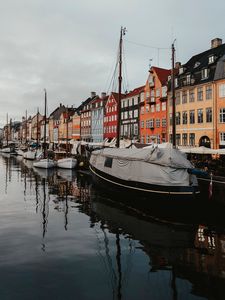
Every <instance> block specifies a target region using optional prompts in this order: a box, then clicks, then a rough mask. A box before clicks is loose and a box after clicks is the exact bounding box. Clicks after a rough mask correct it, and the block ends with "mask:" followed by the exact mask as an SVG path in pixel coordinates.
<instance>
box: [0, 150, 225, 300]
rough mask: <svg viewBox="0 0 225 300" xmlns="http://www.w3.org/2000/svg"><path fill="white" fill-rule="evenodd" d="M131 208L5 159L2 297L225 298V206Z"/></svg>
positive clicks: (1, 169)
mask: <svg viewBox="0 0 225 300" xmlns="http://www.w3.org/2000/svg"><path fill="white" fill-rule="evenodd" d="M122 200H123V199H119V198H118V195H117V196H115V195H108V194H104V193H103V192H102V191H101V190H99V189H97V188H96V187H95V186H94V185H93V183H92V180H91V177H90V176H88V174H85V173H80V172H74V171H73V172H72V171H70V170H50V171H46V170H38V169H35V168H33V166H32V162H29V161H23V160H22V159H21V158H20V157H13V156H11V157H10V156H7V155H3V154H2V155H0V299H1V300H4V299H13V300H14V299H16V300H18V299H23V300H26V299H29V300H30V299H32V300H33V299H42V300H44V299H54V300H55V299H60V300H61V299H62V300H64V299H65V300H67V299H68V300H69V299H78V300H79V299H82V300H86V299H90V300H94V299H96V300H101V299H104V300H105V299H107V300H108V299H128V300H132V299H135V300H136V299H153V300H157V299H160V300H161V299H162V300H169V299H182V300H183V299H210V300H211V299H221V300H222V299H225V221H224V219H225V218H224V211H222V210H221V208H220V209H218V211H217V210H216V208H215V209H214V208H213V207H211V208H210V209H209V208H207V207H204V205H203V206H202V205H201V207H196V209H195V208H193V207H192V209H191V211H189V212H187V211H188V210H186V209H185V212H184V211H183V212H182V211H178V210H177V209H176V208H171V210H170V211H168V210H167V209H164V208H163V207H150V208H149V209H148V210H147V209H141V208H138V207H136V206H135V207H134V206H133V205H130V204H129V201H126V205H125V204H124V202H123V201H122Z"/></svg>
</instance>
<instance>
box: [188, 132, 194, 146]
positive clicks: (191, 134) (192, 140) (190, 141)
mask: <svg viewBox="0 0 225 300" xmlns="http://www.w3.org/2000/svg"><path fill="white" fill-rule="evenodd" d="M189 144H190V146H194V145H195V134H194V133H190V136H189Z"/></svg>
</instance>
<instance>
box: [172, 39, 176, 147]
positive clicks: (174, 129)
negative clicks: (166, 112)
mask: <svg viewBox="0 0 225 300" xmlns="http://www.w3.org/2000/svg"><path fill="white" fill-rule="evenodd" d="M174 42H175V41H174ZM174 42H173V44H172V68H171V91H172V108H173V109H172V126H173V131H172V137H173V148H176V99H175V76H174V75H175V74H174V56H175V47H174Z"/></svg>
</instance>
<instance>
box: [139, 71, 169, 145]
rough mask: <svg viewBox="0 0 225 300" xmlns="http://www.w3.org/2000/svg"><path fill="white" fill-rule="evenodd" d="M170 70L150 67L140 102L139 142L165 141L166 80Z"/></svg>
mask: <svg viewBox="0 0 225 300" xmlns="http://www.w3.org/2000/svg"><path fill="white" fill-rule="evenodd" d="M170 73H171V71H170V70H167V69H162V68H158V67H151V69H150V70H149V75H148V79H147V81H146V84H145V88H144V99H143V101H141V102H140V141H141V143H151V142H155V143H163V142H166V141H167V80H168V76H169V75H170Z"/></svg>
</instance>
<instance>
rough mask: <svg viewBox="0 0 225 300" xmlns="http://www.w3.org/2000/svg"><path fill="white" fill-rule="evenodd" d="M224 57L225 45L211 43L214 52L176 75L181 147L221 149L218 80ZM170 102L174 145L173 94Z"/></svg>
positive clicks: (181, 67) (216, 41)
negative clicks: (219, 67) (220, 65)
mask: <svg viewBox="0 0 225 300" xmlns="http://www.w3.org/2000/svg"><path fill="white" fill-rule="evenodd" d="M224 54H225V44H222V40H221V39H218V38H216V39H214V40H212V41H211V49H209V50H207V51H204V52H202V53H200V54H197V55H195V56H193V57H192V58H191V59H190V60H189V61H188V62H187V63H186V64H184V65H179V66H177V67H178V70H177V72H176V74H177V75H175V99H176V143H177V145H182V146H207V147H211V148H218V142H217V140H218V132H217V131H218V124H219V123H218V108H217V104H218V101H217V94H218V92H217V89H218V87H217V81H216V80H218V78H219V75H218V65H219V62H220V61H221V59H222V57H223V56H224ZM216 75H217V77H216ZM169 99H170V105H169V109H168V116H167V118H168V121H169V123H168V124H170V127H169V130H168V134H169V136H168V139H169V140H170V141H171V140H172V126H171V125H172V113H173V112H172V100H171V93H170V94H169ZM224 107H225V106H224ZM224 113H225V108H224ZM224 123H225V117H224ZM224 132H225V128H224ZM224 137H225V136H224Z"/></svg>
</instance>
